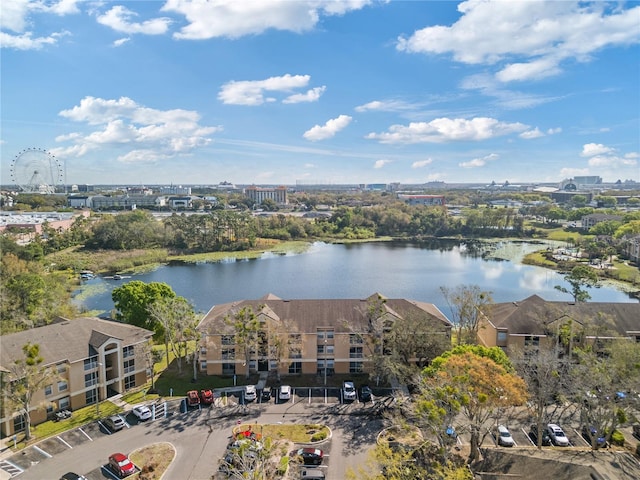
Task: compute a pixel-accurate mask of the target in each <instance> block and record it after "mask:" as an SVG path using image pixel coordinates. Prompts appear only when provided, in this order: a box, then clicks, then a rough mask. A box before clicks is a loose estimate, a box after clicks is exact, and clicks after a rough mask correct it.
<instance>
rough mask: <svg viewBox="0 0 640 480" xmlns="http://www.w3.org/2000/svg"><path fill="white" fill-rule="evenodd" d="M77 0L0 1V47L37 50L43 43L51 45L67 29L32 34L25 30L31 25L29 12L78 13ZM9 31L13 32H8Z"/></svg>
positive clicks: (64, 34) (65, 33)
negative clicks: (43, 33)
mask: <svg viewBox="0 0 640 480" xmlns="http://www.w3.org/2000/svg"><path fill="white" fill-rule="evenodd" d="M77 3H78V0H61V1H59V2H55V3H50V4H46V3H43V2H32V1H29V0H10V1H5V2H3V3H2V15H0V30H1V31H0V48H12V49H15V50H39V49H41V48H42V47H44V46H45V45H53V44H55V43H57V42H58V40H59V39H60V38H61V37H63V36H66V35H69V32H67V31H61V32H53V33H50V34H48V35H42V36H34V33H33V32H32V31H26V29H27V27H28V26H31V24H32V22H31V20H30V14H31V13H53V14H55V15H58V16H62V15H67V14H72V13H78V12H79V9H78V7H77ZM8 31H11V32H13V33H8Z"/></svg>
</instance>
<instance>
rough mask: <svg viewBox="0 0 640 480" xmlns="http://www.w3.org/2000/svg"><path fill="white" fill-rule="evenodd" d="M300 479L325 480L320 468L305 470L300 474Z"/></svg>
mask: <svg viewBox="0 0 640 480" xmlns="http://www.w3.org/2000/svg"><path fill="white" fill-rule="evenodd" d="M300 478H301V479H304V478H306V479H307V480H324V478H325V476H324V472H323V471H322V470H320V469H319V468H305V469H304V470H302V471H301V472H300Z"/></svg>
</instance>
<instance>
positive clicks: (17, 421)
mask: <svg viewBox="0 0 640 480" xmlns="http://www.w3.org/2000/svg"><path fill="white" fill-rule="evenodd" d="M26 427H27V423H26V422H25V421H24V415H18V416H17V417H14V418H13V431H14V432H22V431H23V430H24V429H25V428H26Z"/></svg>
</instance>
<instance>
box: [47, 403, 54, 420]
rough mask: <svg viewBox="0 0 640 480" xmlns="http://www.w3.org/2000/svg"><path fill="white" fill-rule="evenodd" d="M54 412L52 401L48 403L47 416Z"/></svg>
mask: <svg viewBox="0 0 640 480" xmlns="http://www.w3.org/2000/svg"><path fill="white" fill-rule="evenodd" d="M52 413H53V404H52V403H50V404H48V405H47V417H48V416H49V415H50V414H52Z"/></svg>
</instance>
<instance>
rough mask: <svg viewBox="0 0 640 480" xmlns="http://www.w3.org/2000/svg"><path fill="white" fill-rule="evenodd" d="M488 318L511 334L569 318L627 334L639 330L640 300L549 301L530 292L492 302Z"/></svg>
mask: <svg viewBox="0 0 640 480" xmlns="http://www.w3.org/2000/svg"><path fill="white" fill-rule="evenodd" d="M489 318H490V320H491V323H493V325H495V326H496V327H497V328H508V329H509V332H510V333H519V334H540V333H542V332H543V330H544V327H545V326H546V325H549V324H552V323H554V322H555V321H556V320H558V319H563V318H571V319H572V320H574V321H577V322H579V323H581V324H583V325H587V324H589V325H595V326H601V327H604V328H606V330H607V331H615V332H617V334H618V335H622V336H626V335H627V332H638V331H640V303H637V302H636V303H607V302H579V303H567V302H548V301H546V300H544V299H542V298H540V297H539V296H538V295H532V296H530V297H528V298H526V299H524V300H522V301H520V302H507V303H497V304H494V305H493V306H492V308H491V312H490V313H489Z"/></svg>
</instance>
